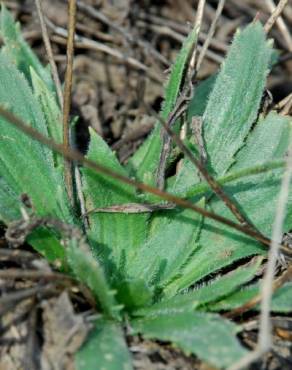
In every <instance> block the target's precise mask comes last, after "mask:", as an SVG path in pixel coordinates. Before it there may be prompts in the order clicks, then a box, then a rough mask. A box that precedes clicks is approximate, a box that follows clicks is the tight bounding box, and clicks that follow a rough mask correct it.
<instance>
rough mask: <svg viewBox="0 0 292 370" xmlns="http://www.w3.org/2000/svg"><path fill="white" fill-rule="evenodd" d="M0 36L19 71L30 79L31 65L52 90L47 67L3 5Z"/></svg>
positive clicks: (7, 53) (6, 51)
mask: <svg viewBox="0 0 292 370" xmlns="http://www.w3.org/2000/svg"><path fill="white" fill-rule="evenodd" d="M0 21H1V28H0V32H1V36H2V37H3V40H4V45H5V46H4V47H3V48H2V52H4V53H5V54H6V55H7V57H9V59H10V61H11V62H13V63H15V64H16V66H17V67H18V69H19V70H20V71H22V72H23V73H24V75H25V77H26V78H27V80H28V81H29V82H30V81H31V75H30V68H31V67H32V68H33V69H34V70H35V71H36V72H37V74H38V75H39V76H40V77H41V78H42V80H43V81H44V82H45V83H46V85H47V87H48V88H49V89H50V90H51V91H54V84H53V81H52V78H51V76H50V72H49V70H48V69H46V68H44V67H43V66H42V64H41V63H40V61H39V60H38V58H37V57H36V55H35V54H34V52H33V51H32V50H31V48H30V47H29V45H28V44H27V43H26V42H25V41H24V39H23V37H22V35H21V31H20V27H19V24H18V23H15V22H14V19H13V17H12V15H11V13H10V12H9V11H8V10H7V9H6V7H5V6H4V5H2V7H1V18H0Z"/></svg>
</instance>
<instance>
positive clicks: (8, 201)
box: [0, 53, 73, 260]
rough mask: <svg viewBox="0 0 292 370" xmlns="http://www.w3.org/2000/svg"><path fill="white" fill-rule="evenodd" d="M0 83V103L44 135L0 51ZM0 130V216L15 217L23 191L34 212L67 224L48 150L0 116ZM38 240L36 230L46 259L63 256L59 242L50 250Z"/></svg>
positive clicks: (34, 104)
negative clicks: (0, 183)
mask: <svg viewBox="0 0 292 370" xmlns="http://www.w3.org/2000/svg"><path fill="white" fill-rule="evenodd" d="M0 85H1V87H2V88H1V89H0V104H2V105H6V106H7V107H8V108H9V109H10V110H11V111H12V112H13V113H15V114H16V115H17V116H19V117H20V118H22V119H23V120H24V121H26V122H29V123H30V124H31V126H32V127H34V128H35V129H37V130H38V131H40V132H41V133H43V134H45V135H47V132H48V131H47V126H46V121H45V119H44V116H43V113H42V111H41V109H40V107H39V104H38V101H37V100H36V99H35V97H34V96H33V94H32V91H31V89H30V87H29V85H28V83H27V81H26V80H25V78H24V77H23V75H22V74H20V72H19V71H18V70H17V69H16V66H15V65H14V64H11V63H10V61H9V59H7V57H6V56H5V55H4V54H2V53H1V54H0ZM0 132H1V133H0V140H1V145H0V179H1V182H2V184H3V187H1V191H0V201H1V203H0V219H1V220H2V221H4V222H5V223H8V222H9V221H12V220H14V219H16V218H19V216H20V214H19V207H20V202H19V199H20V196H21V194H23V193H26V194H28V196H29V197H30V199H31V201H32V204H33V206H34V208H35V209H36V212H37V214H38V215H40V216H45V215H48V214H49V215H50V216H52V217H57V218H59V219H62V220H63V221H64V222H68V223H71V222H72V221H73V217H72V214H71V210H70V206H69V202H68V198H67V195H66V193H65V187H64V182H63V178H62V176H61V174H60V173H59V172H58V171H56V170H55V168H54V163H53V156H52V152H51V151H50V150H49V149H47V148H45V147H44V146H42V145H41V144H40V143H38V142H36V141H33V140H31V139H30V138H28V137H27V136H26V135H25V134H23V133H20V132H19V131H18V130H17V129H16V128H14V127H12V126H11V125H10V123H9V122H6V121H5V120H4V119H3V118H0ZM7 207H10V208H11V210H8V209H7ZM49 233H50V232H49V231H48V232H47V234H49ZM51 236H52V240H55V239H56V238H55V236H54V235H53V234H52V235H51ZM42 239H43V237H42V235H40V234H39V235H38V231H37V232H35V233H34V246H35V247H36V249H38V250H39V251H41V252H43V253H44V254H45V255H46V256H47V258H48V259H49V260H52V258H51V256H57V258H61V257H62V256H63V247H61V245H60V244H59V243H57V242H56V243H52V245H51V247H50V248H51V249H50V248H44V247H43V245H44V243H45V241H44V240H42ZM36 240H39V243H40V244H38V242H37V241H36ZM55 241H56V240H55Z"/></svg>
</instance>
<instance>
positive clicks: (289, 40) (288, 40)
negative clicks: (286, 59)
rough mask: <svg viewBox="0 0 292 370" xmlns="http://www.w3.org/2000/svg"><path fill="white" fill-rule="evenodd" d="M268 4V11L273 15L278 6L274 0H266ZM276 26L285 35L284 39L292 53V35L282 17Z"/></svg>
mask: <svg viewBox="0 0 292 370" xmlns="http://www.w3.org/2000/svg"><path fill="white" fill-rule="evenodd" d="M266 4H267V7H268V9H269V10H270V12H271V13H273V12H274V11H275V9H276V5H275V3H274V1H273V0H266ZM276 24H277V26H278V28H279V30H280V32H281V33H282V35H283V38H284V40H285V42H286V44H287V47H288V50H289V51H292V37H291V35H290V32H289V30H288V28H287V26H286V24H285V22H284V20H283V18H282V17H281V16H279V17H278V19H277V20H276Z"/></svg>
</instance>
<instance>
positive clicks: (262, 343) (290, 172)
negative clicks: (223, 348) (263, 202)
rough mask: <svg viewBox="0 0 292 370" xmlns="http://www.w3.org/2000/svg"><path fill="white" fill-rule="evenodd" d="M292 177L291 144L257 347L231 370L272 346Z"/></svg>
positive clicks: (240, 366)
mask: <svg viewBox="0 0 292 370" xmlns="http://www.w3.org/2000/svg"><path fill="white" fill-rule="evenodd" d="M291 179H292V148H291V145H290V150H289V155H288V158H287V165H286V170H285V173H284V176H283V180H282V186H281V190H280V194H279V199H278V203H277V208H276V216H275V222H274V225H273V231H272V242H271V248H270V250H269V255H268V262H267V268H266V272H265V275H264V278H263V282H262V288H261V296H262V300H261V314H260V324H259V339H258V344H257V347H256V349H255V350H254V351H253V352H251V353H249V354H248V355H247V356H245V357H244V358H242V359H241V360H240V361H238V363H236V364H234V365H233V366H231V367H230V369H229V370H240V369H243V368H245V367H247V366H248V365H250V364H251V363H253V362H255V361H257V360H259V359H260V358H261V357H262V356H263V355H264V354H265V353H267V352H268V351H269V350H270V348H271V346H272V326H271V320H270V310H271V302H272V295H273V291H274V289H275V285H274V282H273V280H274V275H275V269H276V263H277V259H278V255H279V243H281V239H282V234H283V223H284V220H285V215H286V207H287V201H288V197H289V187H290V183H291Z"/></svg>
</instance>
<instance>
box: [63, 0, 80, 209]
mask: <svg viewBox="0 0 292 370" xmlns="http://www.w3.org/2000/svg"><path fill="white" fill-rule="evenodd" d="M76 9H77V7H76V0H69V3H68V14H69V18H68V41H67V66H66V74H65V89H64V103H63V145H64V148H66V149H67V148H69V147H70V110H71V96H72V76H73V60H74V37H75V25H76ZM65 184H66V188H67V192H68V196H69V199H70V201H71V203H72V204H73V180H72V165H71V162H69V161H67V160H66V161H65Z"/></svg>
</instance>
